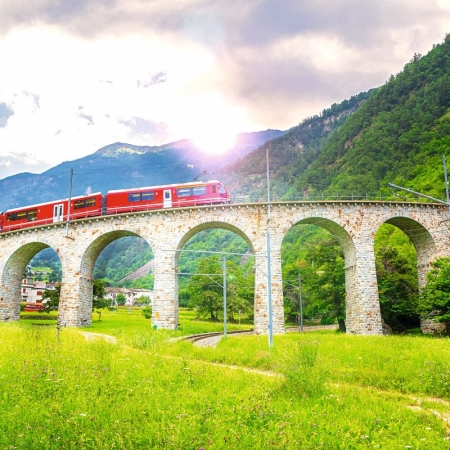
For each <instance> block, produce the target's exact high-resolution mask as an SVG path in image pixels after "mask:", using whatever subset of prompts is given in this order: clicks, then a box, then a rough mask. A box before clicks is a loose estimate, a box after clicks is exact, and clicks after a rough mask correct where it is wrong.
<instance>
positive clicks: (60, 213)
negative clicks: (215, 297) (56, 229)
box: [53, 203, 64, 222]
mask: <svg viewBox="0 0 450 450" xmlns="http://www.w3.org/2000/svg"><path fill="white" fill-rule="evenodd" d="M63 220H64V203H60V204H58V205H54V206H53V222H62V221H63Z"/></svg>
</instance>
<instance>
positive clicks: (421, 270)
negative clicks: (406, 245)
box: [384, 216, 436, 286]
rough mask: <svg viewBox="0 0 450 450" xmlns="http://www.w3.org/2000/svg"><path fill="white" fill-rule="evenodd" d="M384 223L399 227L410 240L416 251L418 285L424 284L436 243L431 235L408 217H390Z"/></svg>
mask: <svg viewBox="0 0 450 450" xmlns="http://www.w3.org/2000/svg"><path fill="white" fill-rule="evenodd" d="M384 223H388V224H390V225H394V226H395V227H397V228H399V229H400V230H402V231H403V232H404V233H405V234H406V235H407V236H408V237H409V239H410V240H411V242H412V244H413V245H414V248H415V249H416V252H417V275H418V280H419V286H424V285H425V282H426V274H427V272H428V271H429V270H430V268H431V263H432V262H433V260H434V259H435V258H436V244H435V241H434V238H433V236H432V235H431V233H430V232H429V231H428V230H427V228H426V227H425V226H424V225H422V224H421V223H420V222H418V221H417V220H414V219H411V218H409V217H401V216H396V217H391V218H389V219H387V220H386V221H385V222H384Z"/></svg>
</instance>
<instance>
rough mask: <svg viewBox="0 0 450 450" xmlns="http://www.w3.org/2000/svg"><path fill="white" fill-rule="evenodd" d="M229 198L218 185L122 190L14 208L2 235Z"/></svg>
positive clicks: (2, 217) (2, 221)
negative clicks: (112, 215) (103, 216)
mask: <svg viewBox="0 0 450 450" xmlns="http://www.w3.org/2000/svg"><path fill="white" fill-rule="evenodd" d="M230 201H231V200H230V195H229V193H228V192H227V190H226V188H225V186H224V185H223V184H222V183H220V182H219V181H215V180H213V181H206V182H202V181H194V182H192V183H184V184H168V185H164V186H152V187H142V188H135V189H119V190H115V191H108V192H107V193H106V194H102V193H101V192H97V193H95V194H89V195H84V196H79V197H73V198H71V199H70V210H68V207H67V206H68V202H69V199H67V198H66V199H63V200H57V201H52V202H47V203H41V204H38V205H31V206H27V207H21V208H14V209H9V210H7V211H5V212H4V213H1V214H0V229H1V231H12V230H17V229H20V228H27V227H34V226H39V225H45V224H49V223H56V222H65V221H67V219H68V213H69V219H70V220H76V219H84V218H86V217H93V216H101V215H107V214H122V213H128V212H134V211H149V210H153V209H163V208H182V207H188V206H198V205H212V204H221V203H222V204H223V203H230Z"/></svg>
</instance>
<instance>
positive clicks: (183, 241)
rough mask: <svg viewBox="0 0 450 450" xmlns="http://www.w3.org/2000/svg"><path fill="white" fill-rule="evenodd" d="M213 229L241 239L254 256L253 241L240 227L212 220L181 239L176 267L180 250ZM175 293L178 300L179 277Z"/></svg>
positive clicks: (189, 231)
mask: <svg viewBox="0 0 450 450" xmlns="http://www.w3.org/2000/svg"><path fill="white" fill-rule="evenodd" d="M212 229H222V230H227V231H230V232H232V233H234V234H236V235H237V236H239V237H240V238H242V239H243V240H244V242H245V243H246V244H247V245H248V247H249V248H250V251H251V254H252V255H253V254H254V246H253V243H252V241H251V239H250V238H249V237H248V236H247V234H246V233H245V232H244V231H243V230H242V229H241V228H239V227H238V226H236V225H234V224H230V223H229V222H226V221H220V220H211V221H203V222H202V223H199V224H197V225H195V226H193V227H192V228H190V229H189V230H188V231H187V232H186V233H185V234H184V235H183V236H182V237H181V239H180V241H179V242H178V244H177V245H176V250H177V251H176V252H175V255H174V256H175V267H178V260H179V257H180V254H181V252H180V250H182V249H183V247H184V246H185V245H186V243H187V242H188V241H189V240H190V239H191V238H192V237H194V236H195V235H196V234H198V233H199V232H201V231H205V230H212ZM175 292H176V298H177V299H178V277H175ZM176 314H178V309H177V310H176Z"/></svg>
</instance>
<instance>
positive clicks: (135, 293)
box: [105, 287, 153, 306]
mask: <svg viewBox="0 0 450 450" xmlns="http://www.w3.org/2000/svg"><path fill="white" fill-rule="evenodd" d="M119 294H123V296H124V297H125V305H126V306H134V305H135V304H136V301H137V299H138V298H140V297H145V298H146V299H148V300H146V301H147V302H148V303H149V304H150V305H151V304H152V300H153V291H150V290H148V289H134V288H123V287H106V288H105V300H108V299H110V300H111V304H112V305H114V304H115V302H116V299H117V296H118V295H119Z"/></svg>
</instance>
